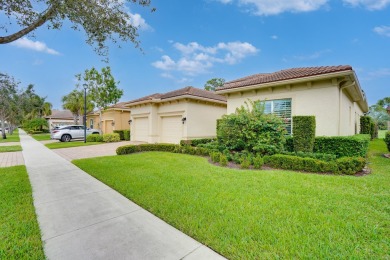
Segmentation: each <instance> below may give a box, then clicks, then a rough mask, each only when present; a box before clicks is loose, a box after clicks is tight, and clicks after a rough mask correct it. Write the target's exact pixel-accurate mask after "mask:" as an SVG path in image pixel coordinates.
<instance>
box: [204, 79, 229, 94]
mask: <svg viewBox="0 0 390 260" xmlns="http://www.w3.org/2000/svg"><path fill="white" fill-rule="evenodd" d="M223 84H225V80H224V79H222V78H213V79H210V80H208V81H207V82H206V84H204V89H205V90H208V91H215V89H216V88H218V87H222V86H223Z"/></svg>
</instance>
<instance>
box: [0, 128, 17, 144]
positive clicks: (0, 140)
mask: <svg viewBox="0 0 390 260" xmlns="http://www.w3.org/2000/svg"><path fill="white" fill-rule="evenodd" d="M6 137H7V139H3V135H2V134H1V132H0V143H8V142H20V138H19V131H18V129H15V131H14V132H13V134H12V135H11V134H9V133H6Z"/></svg>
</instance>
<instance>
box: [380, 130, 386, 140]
mask: <svg viewBox="0 0 390 260" xmlns="http://www.w3.org/2000/svg"><path fill="white" fill-rule="evenodd" d="M386 132H387V130H379V131H378V138H379V139H383V138H385V135H386Z"/></svg>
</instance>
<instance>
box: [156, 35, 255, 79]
mask: <svg viewBox="0 0 390 260" xmlns="http://www.w3.org/2000/svg"><path fill="white" fill-rule="evenodd" d="M173 47H174V48H175V49H176V50H177V51H179V53H180V57H179V58H178V59H176V60H174V59H172V58H171V57H170V56H168V55H163V56H162V57H161V59H160V60H158V61H155V62H153V63H152V65H153V66H154V67H156V68H158V69H161V70H164V71H175V72H180V73H183V74H185V75H191V76H194V75H197V74H202V73H207V72H208V70H209V69H210V68H212V67H213V66H214V64H216V63H220V64H229V65H232V64H236V63H238V62H240V61H241V60H243V59H244V58H246V57H248V56H250V55H254V54H256V53H257V52H258V51H259V50H258V49H257V48H256V47H254V46H253V45H252V44H250V43H247V42H228V43H224V42H221V43H218V44H217V45H215V46H211V47H205V46H202V45H201V44H199V43H197V42H190V43H188V44H182V43H173ZM168 75H171V74H164V77H166V78H167V76H168Z"/></svg>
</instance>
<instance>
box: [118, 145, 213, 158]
mask: <svg viewBox="0 0 390 260" xmlns="http://www.w3.org/2000/svg"><path fill="white" fill-rule="evenodd" d="M148 151H160V152H172V153H184V154H192V155H199V156H209V154H210V151H209V150H208V149H205V148H201V147H191V146H189V145H187V146H180V145H175V144H140V145H124V146H121V147H118V148H117V149H116V154H117V155H124V154H131V153H138V152H148Z"/></svg>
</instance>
